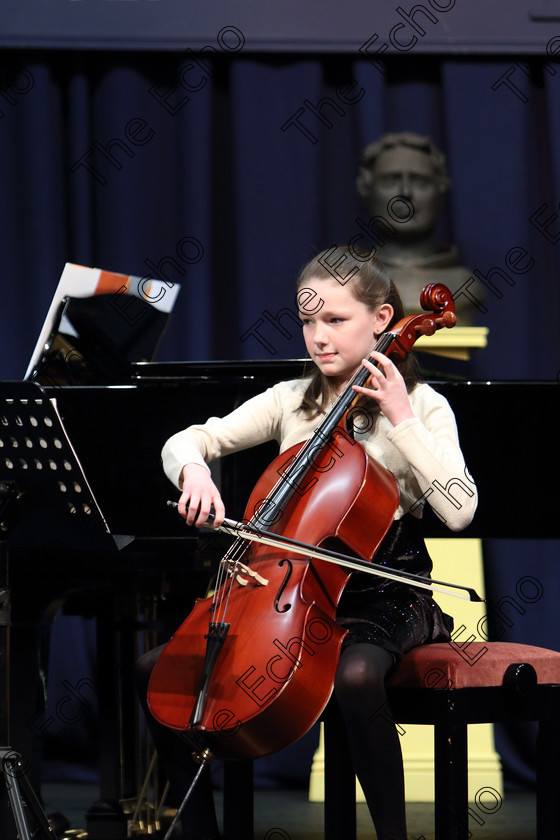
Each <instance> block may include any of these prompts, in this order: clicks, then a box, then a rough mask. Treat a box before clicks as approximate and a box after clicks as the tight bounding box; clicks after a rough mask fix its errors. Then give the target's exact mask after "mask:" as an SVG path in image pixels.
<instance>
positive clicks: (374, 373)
mask: <svg viewBox="0 0 560 840" xmlns="http://www.w3.org/2000/svg"><path fill="white" fill-rule="evenodd" d="M371 355H372V357H373V358H374V359H375V360H376V361H377V362H379V364H380V365H381V370H379V368H376V367H375V366H374V365H372V364H371V362H369V361H368V360H367V359H362V364H363V366H364V367H365V368H367V369H368V370H369V372H370V373H371V384H370V386H369V387H368V388H364V387H363V386H361V385H354V391H356V392H357V393H359V394H364V396H366V397H371V398H372V399H374V400H376V402H377V403H379V408H380V409H381V411H382V412H383V414H384V415H385V417H386V418H387V420H389V422H390V423H392V424H393V426H397V425H398V424H399V423H402V422H403V420H407V419H408V418H409V417H414V412H413V411H412V406H411V405H410V400H409V399H408V393H407V390H406V385H405V381H404V379H403V377H402V375H401V373H400V371H399V370H398V369H397V368H396V367H395V365H394V364H393V362H392V361H391V360H390V359H389V358H388V357H387V356H384V355H383V354H382V353H378V352H377V351H376V350H373V351H372V353H371Z"/></svg>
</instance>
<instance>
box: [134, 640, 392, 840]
mask: <svg viewBox="0 0 560 840" xmlns="http://www.w3.org/2000/svg"><path fill="white" fill-rule="evenodd" d="M160 652H161V648H158V649H156V650H153V651H150V652H149V653H147V654H145V655H144V656H143V657H142V658H141V659H140V660H139V661H138V664H137V668H136V673H137V684H138V692H139V696H140V701H141V703H142V705H143V707H144V711H145V712H146V718H147V721H148V724H149V727H150V731H151V733H152V737H153V740H154V744H155V747H156V749H157V751H158V754H159V757H160V761H161V762H162V765H163V770H164V772H165V774H166V776H167V778H168V779H169V782H170V784H171V789H172V790H173V792H174V795H175V797H176V799H177V800H178V801H177V804H180V802H181V800H182V798H183V796H184V794H185V793H186V791H187V789H188V787H189V785H190V782H191V781H192V778H193V777H194V774H195V773H196V771H197V769H198V767H197V765H196V764H194V762H193V761H192V760H191V758H190V753H191V749H190V748H189V746H188V744H187V743H186V742H185V741H184V740H183V739H182V738H181V736H180V735H179V734H178V733H177V732H175V731H174V730H172V729H168V728H167V727H165V726H162V725H161V724H158V723H157V721H155V720H154V719H153V718H152V716H151V715H150V713H149V711H148V709H147V704H146V695H147V691H148V681H149V678H150V674H151V672H152V668H153V667H154V665H155V663H156V660H157V658H158V656H159V654H160ZM392 665H393V657H392V655H391V654H390V653H389V652H388V651H386V650H384V649H383V648H380V647H378V646H376V645H370V644H356V645H351V646H349V647H348V648H346V650H344V651H343V653H342V655H341V658H340V663H339V666H338V669H337V672H336V678H335V686H334V688H335V696H336V700H337V702H338V705H339V707H340V711H341V713H342V717H343V720H344V722H345V725H346V730H347V733H348V741H349V744H350V752H351V755H352V761H353V764H354V769H355V771H356V774H357V776H358V779H359V780H360V784H361V785H362V789H363V791H364V794H365V797H366V801H367V804H368V807H369V810H370V813H371V817H372V820H373V823H374V825H375V829H376V832H377V837H378V840H406V820H405V806H404V780H403V767H402V754H401V745H400V742H399V735H398V733H397V730H396V728H395V725H394V723H393V722H392V718H391V714H390V712H389V709H388V706H387V697H386V694H385V677H386V675H387V672H388V671H389V669H390V668H391V666H392ZM182 826H183V840H216V838H218V837H219V832H218V825H217V822H216V814H215V810H214V804H213V799H212V790H211V778H210V774H209V772H208V771H205V772H204V773H203V775H202V777H201V779H199V782H198V784H197V789H196V792H195V794H194V796H193V797H192V798H191V800H190V801H189V804H188V805H187V807H186V808H185V811H184V812H183V815H182Z"/></svg>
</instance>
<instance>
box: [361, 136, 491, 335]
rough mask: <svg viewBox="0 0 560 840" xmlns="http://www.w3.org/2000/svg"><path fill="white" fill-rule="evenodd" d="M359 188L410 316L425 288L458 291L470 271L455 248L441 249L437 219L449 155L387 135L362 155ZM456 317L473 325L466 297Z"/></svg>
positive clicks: (424, 142)
mask: <svg viewBox="0 0 560 840" xmlns="http://www.w3.org/2000/svg"><path fill="white" fill-rule="evenodd" d="M356 183H357V187H358V193H359V194H360V197H361V198H362V201H363V202H364V205H365V207H366V208H367V210H368V212H369V214H370V216H371V221H370V227H372V228H373V224H374V223H373V220H374V219H377V220H378V221H379V227H378V228H377V230H378V233H376V234H375V236H374V239H375V240H376V241H377V243H378V244H379V249H378V252H377V256H378V257H379V258H380V259H381V260H382V262H383V263H385V265H386V266H387V268H388V269H389V272H390V274H391V277H392V278H393V280H394V281H395V283H396V284H397V286H398V288H399V291H400V292H401V296H402V298H403V303H404V306H405V310H406V312H407V313H411V312H417V311H418V301H419V296H420V292H421V291H422V288H423V287H424V286H425V285H426V284H427V283H434V282H440V283H445V285H446V286H448V287H449V288H450V289H451V291H452V292H455V291H457V290H458V289H459V288H460V287H461V286H462V285H463V283H464V282H465V281H466V280H467V278H468V277H469V276H470V271H469V270H468V269H467V268H464V267H463V266H461V265H460V263H459V255H458V251H457V248H456V247H455V246H454V245H450V246H449V245H446V246H438V245H437V241H436V236H437V234H436V222H437V216H438V213H439V211H440V209H441V207H442V204H443V199H444V196H445V194H446V192H447V191H448V190H449V188H450V184H451V182H450V179H449V176H448V174H447V167H446V163H445V156H444V155H443V154H442V152H440V150H439V149H438V148H437V147H436V146H435V145H434V144H433V143H432V141H431V140H430V138H429V137H420V135H418V134H413V133H410V132H401V133H398V134H384V135H383V136H382V137H380V138H379V139H378V140H377V141H376V142H375V143H371V144H370V145H369V146H367V147H366V148H365V149H364V150H363V152H362V156H361V159H360V171H359V174H358V178H357V182H356ZM457 313H458V315H459V323H460V324H461V325H462V326H465V325H468V324H471V323H472V322H473V321H474V316H475V315H476V310H475V308H474V307H473V306H472V304H471V303H469V301H468V300H467V299H466V298H465V296H464V295H460V296H459V298H458V300H457Z"/></svg>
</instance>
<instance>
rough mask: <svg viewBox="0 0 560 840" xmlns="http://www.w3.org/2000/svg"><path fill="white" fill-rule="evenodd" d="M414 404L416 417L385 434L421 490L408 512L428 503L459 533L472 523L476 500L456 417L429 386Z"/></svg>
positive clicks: (445, 402)
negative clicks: (406, 464)
mask: <svg viewBox="0 0 560 840" xmlns="http://www.w3.org/2000/svg"><path fill="white" fill-rule="evenodd" d="M420 387H421V388H422V386H420ZM425 388H428V391H426V390H425ZM417 402H418V403H419V404H418V405H417V407H415V413H416V415H417V416H415V417H413V418H410V419H408V420H404V421H403V422H402V423H399V425H398V426H395V427H394V428H393V429H391V430H390V431H389V433H388V434H387V438H388V440H389V441H391V443H392V444H393V445H394V446H396V447H397V449H398V450H399V452H400V453H401V455H402V456H403V457H404V458H405V459H406V460H407V461H408V463H409V465H410V469H411V470H412V473H413V475H414V477H415V479H416V481H417V483H418V486H419V488H420V495H419V497H418V498H417V499H415V500H414V501H413V504H411V506H410V507H409V510H410V512H414V508H416V507H417V506H423V505H424V504H425V503H426V502H427V503H428V504H429V505H430V506H431V507H432V509H433V510H434V511H435V513H436V514H437V515H438V516H439V518H440V519H441V520H442V521H443V522H444V523H445V524H446V525H447V527H448V528H449V529H450V530H451V531H460V530H462V529H463V528H466V527H467V525H468V524H469V523H470V522H471V520H472V518H473V516H474V512H475V510H476V506H477V501H478V497H477V492H476V486H475V483H474V481H473V479H472V477H471V475H470V473H469V472H468V470H467V467H466V465H465V460H464V458H463V454H462V452H461V448H460V445H459V437H458V433H457V425H456V422H455V416H454V414H453V412H452V410H451V407H450V406H449V403H448V402H447V400H446V399H445V398H444V397H443V396H441V395H440V394H437V393H436V392H435V391H433V389H432V388H429V386H424V389H423V393H422V394H421V396H420V399H419V400H418V401H417Z"/></svg>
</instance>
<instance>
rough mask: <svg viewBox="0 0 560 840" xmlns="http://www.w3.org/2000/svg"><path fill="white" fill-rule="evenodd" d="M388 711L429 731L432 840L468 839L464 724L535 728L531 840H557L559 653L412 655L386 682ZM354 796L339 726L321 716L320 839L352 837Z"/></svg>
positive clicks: (447, 647)
mask: <svg viewBox="0 0 560 840" xmlns="http://www.w3.org/2000/svg"><path fill="white" fill-rule="evenodd" d="M389 705H390V707H391V711H392V713H393V716H394V718H395V721H397V722H398V723H409V724H431V725H432V726H433V727H434V745H435V780H434V784H435V837H436V840H466V838H468V837H469V836H471V835H470V834H469V829H468V819H469V806H468V795H467V781H468V760H467V725H468V724H469V723H496V722H498V721H513V720H520V721H538V724H539V729H538V737H537V833H536V837H537V840H544V838H547V840H548V838H550V837H552V836H557V833H558V827H557V822H558V812H557V803H558V795H559V793H558V792H559V791H560V770H559V767H560V760H559V756H560V652H557V651H553V650H546V649H545V648H539V647H533V646H531V645H520V644H509V643H502V642H486V643H483V642H469V643H465V644H464V645H462V646H461V645H457V644H454V643H445V644H433V645H425V646H423V647H419V648H415V649H414V650H412V651H410V653H408V654H407V655H406V656H405V657H404V658H403V660H402V661H401V663H400V664H399V665H398V667H397V668H396V670H395V672H394V674H393V675H392V677H391V679H390V681H389ZM334 716H336V712H334ZM375 760H376V761H382V760H383V757H382V756H376V757H375ZM355 796H356V793H355V780H354V773H353V771H352V767H351V763H350V757H349V754H348V746H347V743H346V737H345V733H344V730H343V727H342V724H341V723H340V721H337V720H334V719H333V714H327V715H326V716H325V840H340V839H341V838H344V840H353V838H355V836H356V813H355ZM500 804H501V803H497V807H496V810H497V808H498V807H499V805H500ZM491 810H492V808H491V807H490V808H489V810H488V811H487V812H486V813H490V812H491ZM488 819H491V817H489V818H488Z"/></svg>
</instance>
